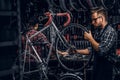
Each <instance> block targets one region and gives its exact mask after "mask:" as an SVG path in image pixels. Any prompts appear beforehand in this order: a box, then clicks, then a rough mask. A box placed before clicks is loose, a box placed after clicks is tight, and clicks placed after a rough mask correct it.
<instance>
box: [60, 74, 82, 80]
mask: <svg viewBox="0 0 120 80" xmlns="http://www.w3.org/2000/svg"><path fill="white" fill-rule="evenodd" d="M59 80H83V79H82V78H81V77H79V76H77V75H75V74H71V73H67V74H64V75H62V76H61V77H60V79H59Z"/></svg>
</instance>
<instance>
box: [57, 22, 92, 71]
mask: <svg viewBox="0 0 120 80" xmlns="http://www.w3.org/2000/svg"><path fill="white" fill-rule="evenodd" d="M75 28H76V29H75ZM84 28H85V27H83V26H82V25H80V24H76V23H72V24H70V25H69V26H68V27H66V28H64V29H63V30H62V32H61V34H62V35H64V37H66V36H65V35H66V34H68V32H69V31H67V30H71V31H70V32H72V31H73V32H72V33H70V34H75V32H77V34H76V35H80V34H81V36H80V37H79V39H78V43H76V45H75V44H74V41H73V42H72V41H70V40H67V41H68V43H69V44H70V45H74V46H76V48H78V49H79V48H85V47H88V46H90V44H89V42H88V41H85V40H84V39H83V33H84V31H85V29H84ZM74 30H76V31H74ZM78 31H79V32H78ZM80 31H82V32H80ZM70 36H71V35H70ZM71 40H73V39H71ZM79 40H81V41H79ZM65 44H66V43H65V42H64V43H62V42H60V39H59V38H57V40H56V47H55V48H56V50H60V51H67V49H69V47H66V46H64V45H65ZM78 44H79V45H78ZM82 45H83V46H82ZM56 56H57V59H58V62H59V63H60V64H61V66H62V67H63V68H64V69H66V70H68V71H73V72H74V71H80V70H82V69H84V68H85V67H86V66H87V65H88V64H89V62H90V61H91V59H92V54H90V55H82V54H73V55H70V56H68V57H63V56H61V55H60V54H59V53H57V52H56ZM84 62H85V63H84ZM69 63H71V64H70V65H69ZM72 64H73V65H72Z"/></svg>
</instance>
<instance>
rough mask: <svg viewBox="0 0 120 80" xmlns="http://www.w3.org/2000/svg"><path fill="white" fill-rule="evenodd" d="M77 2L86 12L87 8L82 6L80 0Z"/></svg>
mask: <svg viewBox="0 0 120 80" xmlns="http://www.w3.org/2000/svg"><path fill="white" fill-rule="evenodd" d="M78 1H79V4H80V5H81V6H82V8H83V9H84V10H87V8H86V7H85V6H84V5H83V3H82V2H81V0H78Z"/></svg>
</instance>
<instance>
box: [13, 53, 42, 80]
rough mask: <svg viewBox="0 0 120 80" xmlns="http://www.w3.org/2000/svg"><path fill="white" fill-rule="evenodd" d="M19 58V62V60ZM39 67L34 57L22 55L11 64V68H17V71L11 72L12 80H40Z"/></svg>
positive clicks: (28, 54)
mask: <svg viewBox="0 0 120 80" xmlns="http://www.w3.org/2000/svg"><path fill="white" fill-rule="evenodd" d="M20 57H21V60H19V58H20ZM20 62H21V64H20ZM39 65H40V64H39V62H38V60H37V59H36V57H35V56H34V55H32V54H30V53H26V54H25V53H22V54H21V55H20V56H18V57H17V58H16V60H15V62H14V64H13V68H16V67H17V70H15V71H14V72H13V80H19V79H20V78H21V77H22V80H38V79H39V80H40V78H41V73H40V69H39ZM20 75H21V76H20Z"/></svg>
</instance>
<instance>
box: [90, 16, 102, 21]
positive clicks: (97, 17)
mask: <svg viewBox="0 0 120 80" xmlns="http://www.w3.org/2000/svg"><path fill="white" fill-rule="evenodd" d="M98 18H101V16H99V17H97V18H94V19H92V21H96V20H97V19H98Z"/></svg>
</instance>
